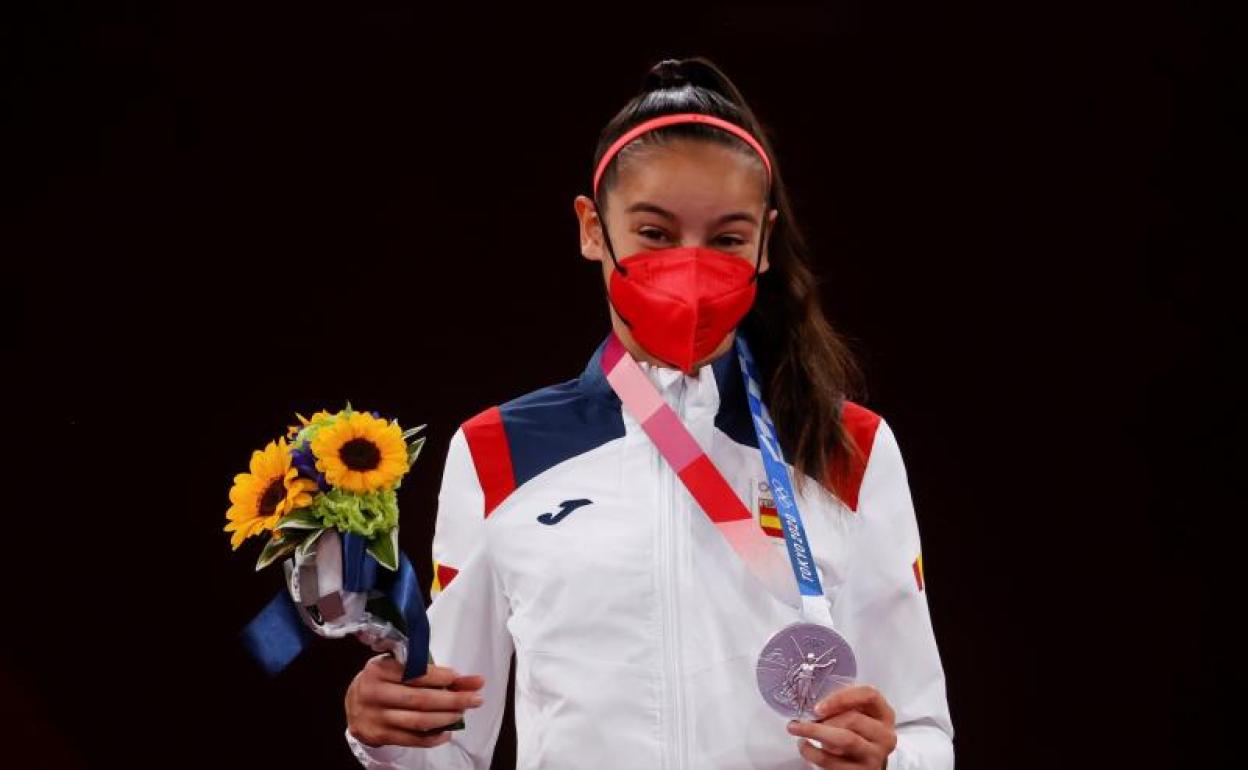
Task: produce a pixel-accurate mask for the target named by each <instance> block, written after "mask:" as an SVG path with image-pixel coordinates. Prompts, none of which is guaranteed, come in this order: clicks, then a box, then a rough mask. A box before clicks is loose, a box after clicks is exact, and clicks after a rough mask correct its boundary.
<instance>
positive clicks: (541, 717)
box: [347, 340, 953, 770]
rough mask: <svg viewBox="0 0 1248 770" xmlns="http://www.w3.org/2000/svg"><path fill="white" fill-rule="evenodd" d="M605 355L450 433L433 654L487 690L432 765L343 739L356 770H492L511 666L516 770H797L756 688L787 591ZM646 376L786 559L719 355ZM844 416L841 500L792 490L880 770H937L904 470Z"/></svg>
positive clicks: (852, 411)
mask: <svg viewBox="0 0 1248 770" xmlns="http://www.w3.org/2000/svg"><path fill="white" fill-rule="evenodd" d="M605 343H606V341H605V340H604V341H603V343H602V344H600V345H599V346H598V349H597V350H596V351H595V353H594V355H593V357H592V359H591V360H590V362H589V364H588V365H587V366H586V368H585V370H584V372H583V373H582V374H581V375H580V376H579V377H577V378H574V379H572V380H569V381H567V382H564V383H560V384H558V385H553V386H551V387H547V388H542V389H540V390H537V391H534V392H532V393H529V394H527V395H525V396H522V397H520V398H517V399H515V400H513V401H510V402H508V403H506V404H503V405H502V406H501V407H492V408H490V409H487V410H485V411H483V412H481V413H480V414H478V415H477V416H476V417H473V418H472V419H470V420H468V421H467V422H465V423H463V424H462V425H461V426H460V427H459V429H458V430H457V431H456V432H455V435H454V437H453V439H452V441H451V444H450V449H449V451H448V454H447V459H446V466H445V469H444V471H443V477H442V486H441V492H440V493H439V498H438V513H437V522H436V526H435V533H434V538H433V558H434V567H435V583H434V587H433V591H432V594H433V601H432V603H431V605H430V607H429V621H430V626H431V630H432V635H431V641H430V648H431V651H432V653H433V656H434V659H435V660H436V661H437V662H438V663H439V664H442V665H446V666H450V667H452V668H454V669H455V670H456V671H458V672H460V673H464V674H482V675H484V677H485V687H484V690H483V691H482V694H483V696H484V699H485V703H484V704H483V705H482V706H480V707H478V708H475V709H469V710H468V711H467V712H465V721H466V723H467V727H466V728H465V729H463V730H459V731H455V732H454V733H452V735H453V738H452V740H451V741H450V742H449V743H447V744H444V745H442V746H438V747H435V748H432V749H420V748H407V747H398V746H381V747H375V748H374V747H369V746H365V745H363V744H361V743H360V742H359V741H357V740H356V739H355V738H354V737H353V736H351V735H350V734H349V733H348V735H347V741H348V743H349V744H350V746H351V749H352V751H353V752H354V753H355V755H356V756H357V757H358V758H359V760H360V761H361V763H363V764H364V765H365V766H366V767H371V768H431V769H432V768H446V769H447V770H450V769H451V768H476V769H477V770H481V769H483V768H488V767H489V766H490V761H491V757H492V755H493V751H494V746H495V743H496V741H497V739H498V733H499V728H500V725H501V721H502V716H503V708H504V702H503V700H504V697H505V695H506V688H507V675H508V666H509V663H510V659H511V655H512V653H513V651H514V652H515V655H516V690H515V698H516V702H515V715H516V733H517V763H516V767H517V768H520V770H529V769H530V768H532V769H536V768H541V769H542V770H557V769H561V768H577V769H578V770H583V769H584V768H595V770H608V769H611V768H620V769H621V770H624V769H629V770H633V769H637V770H649V769H651V768H653V769H654V770H680V769H683V768H724V769H729V768H741V769H743V770H744V769H745V768H775V769H777V770H779V769H780V768H795V769H796V768H806V767H810V765H809V764H808V763H807V762H806V761H805V760H804V759H802V757H801V755H800V754H799V753H798V750H797V743H798V741H799V740H801V739H799V738H797V737H795V736H792V735H790V734H789V733H788V732H786V730H785V725H786V723H787V721H788V720H787V719H785V718H784V717H782V716H780V715H779V714H777V713H776V712H774V711H772V709H771V708H770V707H769V706H768V705H767V704H766V703H765V702H764V700H763V698H762V696H761V695H760V694H759V691H758V686H757V682H756V678H755V662H756V661H757V658H758V653H759V651H760V650H761V649H762V647H763V644H764V642H765V641H766V640H767V638H768V637H770V636H771V635H772V634H774V633H775V632H776V631H778V630H779V629H781V628H782V627H784V626H785V625H787V624H789V623H792V622H795V621H797V620H800V619H801V616H800V613H799V610H798V607H799V605H800V602H799V600H798V594H797V588H796V581H795V580H794V581H793V584H792V585H791V586H788V590H789V591H790V592H791V599H792V601H791V603H790V604H785V603H784V602H782V601H781V600H780V599H778V598H776V597H775V596H773V595H772V593H771V592H769V591H768V590H767V589H766V587H765V586H764V585H763V584H762V583H761V582H760V581H759V579H758V578H756V577H755V576H754V573H752V572H751V571H750V570H749V568H748V567H747V566H746V565H745V564H744V563H742V562H741V560H740V558H739V557H738V556H737V554H736V552H735V551H734V550H733V549H732V547H731V546H730V545H729V544H728V542H727V541H726V540H725V539H724V538H723V536H722V535H720V533H719V531H718V530H717V529H716V528H715V526H714V524H712V523H711V521H710V520H709V519H708V518H707V516H706V515H705V514H704V513H703V512H702V510H701V509H700V508H699V507H698V505H697V503H695V502H694V501H693V499H692V498H691V497H690V496H689V493H688V492H687V490H686V489H685V487H684V485H683V484H682V483H681V482H680V480H679V478H677V476H676V475H675V474H674V473H673V472H672V469H671V468H670V467H669V466H668V464H667V462H666V461H665V460H664V459H663V457H662V456H661V455H660V454H659V452H658V450H657V449H656V448H655V447H654V445H653V444H652V443H651V442H650V439H649V438H648V437H647V436H646V434H645V433H644V432H643V431H642V430H641V428H640V426H639V425H638V424H637V423H636V422H634V421H633V420H632V418H631V417H630V416H629V414H628V413H627V412H626V411H625V410H624V409H623V407H622V405H621V403H620V401H619V398H618V397H617V396H616V395H615V393H614V391H613V390H612V389H611V386H610V385H609V383H608V382H607V381H606V379H605V377H604V376H603V374H602V371H601V369H600V364H599V362H600V358H601V355H602V351H603V349H604V347H605ZM641 368H642V370H643V371H644V372H645V373H646V374H647V376H648V377H649V378H650V379H651V381H652V382H654V383H655V385H656V386H657V387H658V388H659V390H660V392H661V393H662V395H663V397H664V398H665V399H666V400H667V402H668V403H669V404H671V405H672V407H673V408H674V409H675V411H676V413H677V414H678V415H679V416H680V417H681V419H682V421H683V422H684V423H685V425H686V426H688V428H689V430H690V432H691V433H692V434H693V436H694V438H695V439H697V441H698V443H699V444H700V445H701V446H702V447H703V448H704V449H705V450H706V451H707V453H708V454H709V455H710V458H711V460H712V461H713V462H714V463H715V465H716V467H718V468H719V469H720V471H721V472H722V473H723V474H724V475H725V477H726V478H727V479H728V481H729V483H731V484H732V485H733V487H734V488H735V489H736V490H737V493H738V494H739V495H740V496H741V498H742V500H743V501H745V502H746V503H747V505H748V506H749V507H750V509H751V511H752V512H753V513H754V515H755V516H756V517H757V518H758V519H759V521H760V527H762V528H763V529H764V531H765V532H767V533H768V535H769V536H770V537H772V539H773V542H774V544H775V547H776V548H777V549H780V550H781V551H783V550H784V548H785V545H784V539H783V537H782V536H781V535H780V530H779V529H778V527H777V526H776V520H775V519H774V518H772V516H773V515H774V510H772V509H771V508H770V505H771V501H770V498H769V497H768V495H769V492H768V491H767V489H766V484H765V482H764V478H765V476H764V473H763V464H762V458H761V456H760V455H759V452H758V448H757V439H756V437H755V435H754V432H753V427H752V424H751V422H750V413H749V406H748V403H747V401H746V396H745V391H744V388H743V380H742V377H741V372H740V369H739V368H738V364H737V360H736V356H735V355H734V352H733V349H731V348H730V349H729V350H728V352H727V353H725V354H724V355H722V356H720V357H719V358H718V359H716V360H715V361H714V362H712V363H711V364H708V365H706V366H703V367H702V368H701V370H700V371H699V372H698V373H697V376H691V375H685V374H683V373H681V372H680V371H678V370H675V369H667V368H660V367H651V366H650V365H649V364H646V363H645V362H641ZM844 411H845V414H844V417H843V420H844V422H845V425H846V427H847V428H848V429H849V430H850V432H851V434H852V435H853V436H854V437H855V439H856V440H857V441H858V443H859V446H860V447H862V449H863V450H864V452H867V453H868V458H867V462H866V464H865V467H862V466H860V467H859V468H858V473H857V474H850V475H849V476H848V477H847V479H846V481H845V483H844V484H840V485H838V487H840V488H839V491H838V494H837V495H836V496H833V495H832V494H828V493H826V492H825V491H824V490H823V489H822V488H821V487H819V486H818V484H817V483H816V482H815V481H814V480H813V479H810V478H809V477H807V479H806V481H807V484H808V486H807V487H806V491H805V492H804V493H803V492H801V491H798V492H797V502H798V506H799V510H800V511H801V514H802V519H803V523H804V524H805V527H806V532H807V535H808V537H809V540H810V543H811V546H812V548H813V551H814V555H815V561H816V565H817V567H818V568H819V570H820V572H821V575H822V580H823V588H824V591H825V593H826V594H827V596H828V597H829V599H830V600H831V608H832V619H833V623H834V625H835V627H836V628H837V630H838V631H840V633H841V634H842V635H844V636H845V637H846V639H847V640H848V641H849V642H850V644H851V645H852V646H853V649H854V652H855V655H856V657H857V661H858V681H859V682H860V683H863V684H870V685H872V686H873V687H875V688H876V689H878V690H879V691H880V692H881V693H882V694H883V695H884V697H885V698H886V699H887V700H888V702H889V703H890V704H891V705H892V707H893V709H894V710H895V712H896V715H897V736H898V744H897V747H896V749H895V750H894V751H893V753H892V754H891V755H890V757H889V761H888V768H889V770H919V769H920V768H922V770H948V769H949V768H952V767H953V725H952V722H951V720H950V715H949V708H948V702H947V699H946V694H945V678H944V671H943V668H942V666H941V661H940V655H939V653H938V651H937V646H936V641H935V637H934V635H933V631H932V624H931V619H930V616H929V614H928V606H927V598H926V594H925V593H924V591H923V580H922V561H921V558H920V541H919V530H918V526H917V523H916V520H915V513H914V507H913V503H912V501H911V496H910V489H909V484H908V481H907V478H906V471H905V466H904V464H903V462H902V457H901V453H900V450H899V449H898V445H897V441H896V439H895V438H894V436H893V432H892V430H891V429H890V428H889V426H888V424H887V423H886V422H885V421H883V420H882V419H880V417H879V416H878V415H876V414H874V413H872V412H871V411H869V410H867V409H865V408H863V407H861V406H858V405H856V404H852V403H849V404H847V405H846V408H845V410H844ZM546 514H549V515H546ZM547 522H550V523H547ZM786 559H787V556H786Z"/></svg>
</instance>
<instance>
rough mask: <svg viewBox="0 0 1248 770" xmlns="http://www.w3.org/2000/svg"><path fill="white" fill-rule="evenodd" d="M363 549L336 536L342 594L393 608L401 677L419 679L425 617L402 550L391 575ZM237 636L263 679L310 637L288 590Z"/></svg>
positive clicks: (355, 539) (352, 538)
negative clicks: (403, 644) (399, 621)
mask: <svg viewBox="0 0 1248 770" xmlns="http://www.w3.org/2000/svg"><path fill="white" fill-rule="evenodd" d="M367 545H368V542H367V541H366V540H365V539H364V538H363V537H362V536H360V535H356V534H354V533H347V534H346V535H344V536H343V537H342V571H343V577H342V585H343V590H344V591H353V592H359V593H365V592H368V591H371V590H374V589H375V590H377V591H380V592H381V593H382V595H383V596H384V597H385V598H387V599H389V600H390V602H392V603H393V604H394V607H395V609H396V610H398V613H399V615H400V616H401V617H402V618H403V622H404V624H405V625H406V626H407V629H406V632H407V663H406V664H405V665H404V667H403V677H404V679H410V678H412V677H416V676H422V675H423V674H424V673H425V671H426V670H427V669H428V663H429V617H428V616H427V615H426V614H425V598H424V594H423V593H422V592H421V590H420V581H419V580H417V578H416V570H415V569H413V567H412V563H411V561H410V560H409V559H408V558H407V554H405V553H403V552H402V551H400V552H399V569H398V571H397V572H395V571H391V570H388V569H385V568H382V569H378V566H379V565H378V563H377V560H376V559H374V558H373V556H372V554H370V553H368V551H367ZM239 636H240V640H241V642H242V645H243V647H244V648H246V650H247V651H248V653H250V654H251V657H252V659H254V660H255V661H256V663H258V664H259V665H260V667H261V668H262V669H264V671H265V673H267V674H268V675H269V676H276V675H277V674H279V673H281V672H282V670H283V669H285V668H286V666H288V665H290V663H291V661H293V660H294V659H295V658H297V657H299V653H301V652H303V650H304V648H306V647H307V646H308V643H309V642H310V641H311V640H312V638H313V637H314V636H315V634H314V633H313V632H312V631H311V630H310V629H309V628H308V627H307V626H306V625H305V624H304V622H303V619H302V618H300V616H299V611H298V609H296V607H295V603H294V600H293V599H291V598H290V592H289V590H287V589H286V588H283V589H282V590H281V591H279V592H278V593H277V595H276V596H274V597H273V598H272V599H270V600H269V603H268V604H266V605H265V607H264V609H262V610H261V611H260V613H259V614H258V615H256V617H254V618H253V619H252V620H251V621H250V622H248V623H247V625H246V626H244V627H243V630H242V631H241V632H240V634H239Z"/></svg>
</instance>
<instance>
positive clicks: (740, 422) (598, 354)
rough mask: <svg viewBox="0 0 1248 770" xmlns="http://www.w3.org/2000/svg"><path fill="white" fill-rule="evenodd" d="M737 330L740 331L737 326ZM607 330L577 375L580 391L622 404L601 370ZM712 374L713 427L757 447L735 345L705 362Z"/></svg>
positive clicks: (620, 406) (617, 406)
mask: <svg viewBox="0 0 1248 770" xmlns="http://www.w3.org/2000/svg"><path fill="white" fill-rule="evenodd" d="M737 333H738V334H739V333H740V330H739V329H738V331H737ZM610 339H611V334H610V333H608V334H607V336H605V337H603V339H602V341H601V342H599V343H598V347H597V348H596V349H595V350H594V353H593V355H592V356H591V357H590V359H589V362H588V363H587V364H586V365H585V369H584V371H583V372H581V376H580V377H579V378H578V386H579V387H580V390H581V392H582V393H584V394H585V395H586V396H589V397H591V398H599V399H606V400H607V401H609V402H610V403H611V404H613V405H614V406H615V407H616V408H622V404H621V403H620V397H619V396H617V395H616V394H615V390H614V389H612V387H611V383H609V382H607V377H606V374H605V373H604V372H603V371H602V355H603V352H604V351H605V350H606V347H607V342H608V341H609V340H610ZM707 366H709V367H710V368H711V370H712V372H713V373H714V375H715V387H716V388H717V390H718V391H719V407H718V409H717V410H716V413H715V427H717V428H719V429H720V430H722V431H723V432H724V433H726V434H728V436H729V437H731V438H732V439H733V440H734V441H736V442H737V443H739V444H746V445H748V446H752V447H755V448H757V447H758V437H757V436H756V435H755V434H754V423H753V419H752V418H751V416H750V404H749V400H748V399H747V398H746V395H745V380H744V379H743V378H742V377H741V367H740V365H739V363H738V362H737V354H736V347H729V348H728V350H727V351H725V352H724V353H723V355H721V356H719V358H716V359H715V360H713V361H711V363H709V364H707Z"/></svg>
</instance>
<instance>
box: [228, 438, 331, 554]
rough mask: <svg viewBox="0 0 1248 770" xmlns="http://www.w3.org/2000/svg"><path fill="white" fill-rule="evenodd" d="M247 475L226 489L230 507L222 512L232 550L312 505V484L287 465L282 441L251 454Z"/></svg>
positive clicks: (236, 478)
mask: <svg viewBox="0 0 1248 770" xmlns="http://www.w3.org/2000/svg"><path fill="white" fill-rule="evenodd" d="M250 471H251V472H250V473H240V474H238V475H237V476H235V477H234V486H233V487H231V488H230V502H231V503H232V505H231V506H230V509H229V510H228V511H226V513H225V517H226V518H227V519H229V522H227V523H226V525H225V531H226V532H233V533H234V534H233V535H231V536H230V545H231V546H233V547H234V549H235V550H237V549H238V546H239V545H241V544H242V542H243V541H244V540H246V539H247V538H249V537H251V536H252V535H256V534H259V533H261V532H264V531H269V530H272V529H273V527H275V526H277V522H278V519H280V518H282V517H283V516H285V515H286V514H288V513H290V512H291V511H293V510H295V509H296V508H303V507H305V506H308V505H311V504H312V494H311V493H312V492H314V491H316V482H315V481H313V480H311V479H305V478H300V477H299V470H298V469H297V468H295V467H294V466H293V465H291V458H290V446H289V445H288V444H287V443H286V439H285V438H283V439H280V440H279V441H276V442H274V441H270V442H269V445H268V446H266V447H265V448H264V449H263V450H259V449H257V450H256V451H254V452H252V453H251V467H250Z"/></svg>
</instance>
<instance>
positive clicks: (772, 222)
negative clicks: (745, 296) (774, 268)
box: [758, 209, 780, 273]
mask: <svg viewBox="0 0 1248 770" xmlns="http://www.w3.org/2000/svg"><path fill="white" fill-rule="evenodd" d="M779 215H780V210H779V209H772V210H771V211H769V212H767V232H765V233H763V258H762V260H761V261H760V262H759V263H758V272H760V273H765V272H767V268H768V267H769V266H770V264H771V263H770V262H769V261H768V253H767V252H768V249H769V248H770V247H771V234H772V233H773V232H775V229H776V217H778V216H779Z"/></svg>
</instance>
